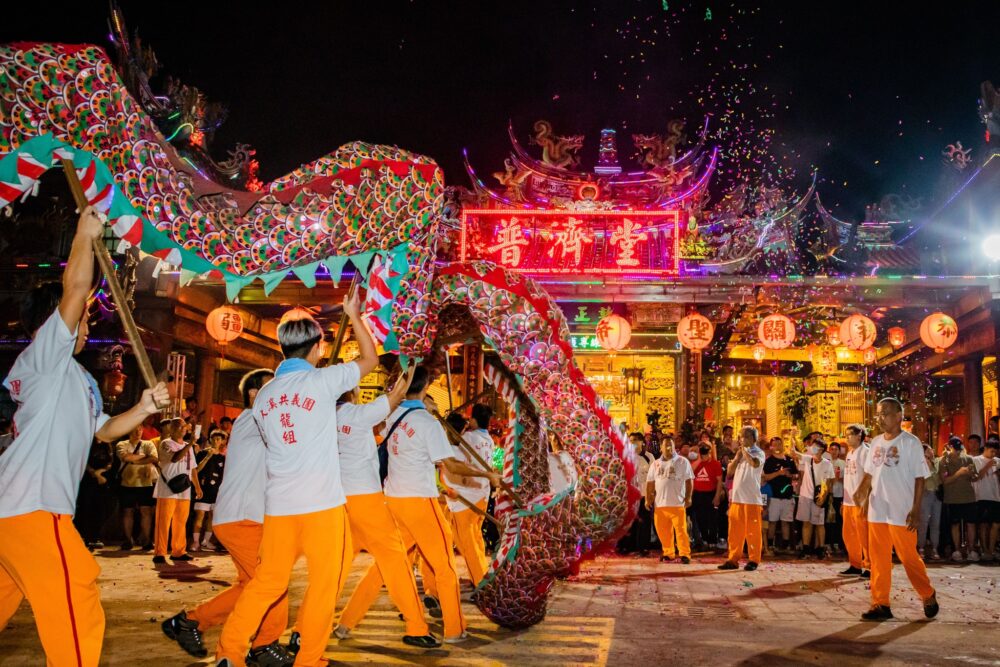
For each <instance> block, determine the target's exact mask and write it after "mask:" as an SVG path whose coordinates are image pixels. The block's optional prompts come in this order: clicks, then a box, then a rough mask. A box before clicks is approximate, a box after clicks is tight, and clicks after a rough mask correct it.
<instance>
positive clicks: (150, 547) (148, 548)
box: [142, 544, 153, 551]
mask: <svg viewBox="0 0 1000 667" xmlns="http://www.w3.org/2000/svg"><path fill="white" fill-rule="evenodd" d="M142 550H143V551H152V550H153V545H152V544H143V545H142Z"/></svg>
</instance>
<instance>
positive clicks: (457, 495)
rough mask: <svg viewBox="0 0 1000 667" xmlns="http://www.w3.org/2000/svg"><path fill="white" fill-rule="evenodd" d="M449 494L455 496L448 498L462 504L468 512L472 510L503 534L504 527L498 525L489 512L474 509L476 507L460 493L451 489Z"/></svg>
mask: <svg viewBox="0 0 1000 667" xmlns="http://www.w3.org/2000/svg"><path fill="white" fill-rule="evenodd" d="M451 492H452V493H454V494H455V495H454V496H449V498H450V497H454V498H455V500H457V501H458V502H460V503H462V504H463V505H465V506H466V507H468V508H469V509H470V510H472V511H473V512H475V513H476V514H478V515H479V516H481V517H483V518H484V519H486V520H487V521H491V522H493V524H494V525H495V526H496V527H497V528H499V529H500V532H503V530H504V527H503V526H502V525H501V524H500V522H499V521H498V520H497V518H496V517H495V516H493V515H492V514H490V513H489V512H484V511H483V510H481V509H479V508H478V507H476V505H475V504H474V503H473V502H472V501H471V500H469V499H468V498H466V497H465V496H463V495H462V494H461V493H459V492H458V491H456V490H455V489H451Z"/></svg>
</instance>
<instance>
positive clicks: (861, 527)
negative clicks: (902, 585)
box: [841, 424, 871, 579]
mask: <svg viewBox="0 0 1000 667" xmlns="http://www.w3.org/2000/svg"><path fill="white" fill-rule="evenodd" d="M845 433H846V434H847V459H846V466H845V468H844V504H843V506H842V508H843V509H842V511H843V515H844V546H845V547H847V559H848V561H849V563H850V567H848V568H847V569H846V570H844V571H843V572H841V574H843V575H847V576H850V575H857V576H859V577H862V578H864V579H868V578H870V577H871V573H870V572H869V570H868V568H869V567H870V564H869V562H868V516H867V514H866V513H865V512H862V511H861V508H860V507H858V505H857V504H856V503H855V502H854V493H855V492H856V491H857V490H858V487H859V486H860V485H861V480H862V479H864V477H865V465H866V464H867V463H868V457H869V455H870V454H871V449H870V448H869V447H868V445H866V444H865V435H866V432H865V427H864V426H862V425H861V424H851V425H850V426H848V427H847V429H846V430H845Z"/></svg>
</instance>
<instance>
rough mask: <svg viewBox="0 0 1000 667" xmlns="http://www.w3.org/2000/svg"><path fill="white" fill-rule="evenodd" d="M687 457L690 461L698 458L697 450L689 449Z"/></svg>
mask: <svg viewBox="0 0 1000 667" xmlns="http://www.w3.org/2000/svg"><path fill="white" fill-rule="evenodd" d="M688 458H689V459H691V460H692V461H697V460H698V452H696V451H690V452H688Z"/></svg>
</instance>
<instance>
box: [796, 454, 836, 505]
mask: <svg viewBox="0 0 1000 667" xmlns="http://www.w3.org/2000/svg"><path fill="white" fill-rule="evenodd" d="M799 470H801V471H802V482H801V483H800V484H799V498H809V499H810V500H811V499H814V498H815V497H816V485H817V484H819V485H822V484H823V482H825V481H826V480H828V479H833V463H832V462H831V461H830V459H823V460H821V461H820V462H819V463H816V461H814V460H813V457H812V455H811V454H802V456H801V457H799ZM813 474H815V479H814V478H813Z"/></svg>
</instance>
